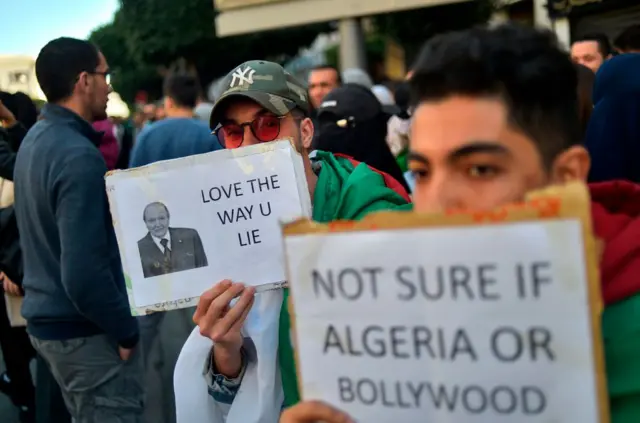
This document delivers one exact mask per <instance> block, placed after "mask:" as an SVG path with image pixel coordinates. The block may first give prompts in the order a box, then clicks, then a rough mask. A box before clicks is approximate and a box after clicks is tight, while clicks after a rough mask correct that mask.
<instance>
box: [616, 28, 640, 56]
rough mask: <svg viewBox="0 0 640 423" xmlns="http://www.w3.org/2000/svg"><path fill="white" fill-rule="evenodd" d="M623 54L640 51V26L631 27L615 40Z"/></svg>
mask: <svg viewBox="0 0 640 423" xmlns="http://www.w3.org/2000/svg"><path fill="white" fill-rule="evenodd" d="M613 45H615V46H616V48H617V49H618V50H620V51H621V52H627V51H640V24H636V25H631V26H630V27H628V28H627V29H625V30H624V31H622V32H621V33H620V35H618V36H617V37H616V38H615V40H613Z"/></svg>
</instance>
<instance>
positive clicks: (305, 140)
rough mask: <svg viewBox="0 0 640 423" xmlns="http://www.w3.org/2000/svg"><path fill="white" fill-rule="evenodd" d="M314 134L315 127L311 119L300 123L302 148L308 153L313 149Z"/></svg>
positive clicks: (305, 119)
mask: <svg viewBox="0 0 640 423" xmlns="http://www.w3.org/2000/svg"><path fill="white" fill-rule="evenodd" d="M314 132H315V129H314V127H313V121H312V120H311V119H309V118H304V119H303V120H302V122H300V138H301V141H302V147H304V149H305V150H307V151H309V150H310V149H311V142H312V141H313V134H314Z"/></svg>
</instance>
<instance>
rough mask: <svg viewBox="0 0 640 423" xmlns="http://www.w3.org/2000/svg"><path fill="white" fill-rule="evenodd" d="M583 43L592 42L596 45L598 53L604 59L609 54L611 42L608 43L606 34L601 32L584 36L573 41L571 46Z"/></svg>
mask: <svg viewBox="0 0 640 423" xmlns="http://www.w3.org/2000/svg"><path fill="white" fill-rule="evenodd" d="M583 41H594V42H596V43H598V51H599V52H600V54H601V55H602V57H604V58H605V59H606V58H607V57H609V55H610V54H611V41H609V37H607V36H606V34H603V33H601V32H594V33H590V34H585V35H583V36H582V37H579V38H577V39H575V40H573V43H572V44H574V43H580V42H583Z"/></svg>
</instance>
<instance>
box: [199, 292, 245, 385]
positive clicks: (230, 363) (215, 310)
mask: <svg viewBox="0 0 640 423" xmlns="http://www.w3.org/2000/svg"><path fill="white" fill-rule="evenodd" d="M254 294H255V288H254V287H252V286H247V287H246V286H245V285H244V284H241V283H232V282H231V281H228V280H225V281H222V282H220V283H218V284H216V285H215V286H214V287H213V288H211V289H210V290H208V291H206V292H205V293H204V294H202V296H201V297H200V301H199V302H198V307H197V309H196V312H195V314H194V315H193V321H194V322H195V323H196V324H197V325H198V327H199V329H200V334H201V335H202V336H206V337H207V338H209V339H211V340H212V341H213V342H214V344H213V345H214V347H213V351H214V353H213V354H212V359H213V360H214V361H215V362H214V363H213V364H215V367H216V369H218V371H219V372H220V373H222V374H224V375H228V376H229V377H236V376H237V375H238V373H240V368H241V366H242V360H241V355H240V349H241V348H242V343H243V337H242V333H241V329H242V326H243V325H244V322H245V319H246V318H247V315H248V314H249V311H251V306H252V305H253V302H254ZM236 297H238V300H237V301H236V302H235V304H233V305H232V306H231V305H230V303H231V301H232V300H233V299H234V298H236Z"/></svg>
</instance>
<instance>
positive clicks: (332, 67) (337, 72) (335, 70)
mask: <svg viewBox="0 0 640 423" xmlns="http://www.w3.org/2000/svg"><path fill="white" fill-rule="evenodd" d="M319 70H332V71H334V72H335V73H336V78H337V81H338V84H340V85H342V75H340V71H339V70H338V68H336V67H335V66H333V65H318V66H314V67H312V68H311V70H309V74H311V72H313V71H319Z"/></svg>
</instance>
